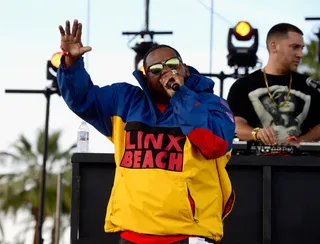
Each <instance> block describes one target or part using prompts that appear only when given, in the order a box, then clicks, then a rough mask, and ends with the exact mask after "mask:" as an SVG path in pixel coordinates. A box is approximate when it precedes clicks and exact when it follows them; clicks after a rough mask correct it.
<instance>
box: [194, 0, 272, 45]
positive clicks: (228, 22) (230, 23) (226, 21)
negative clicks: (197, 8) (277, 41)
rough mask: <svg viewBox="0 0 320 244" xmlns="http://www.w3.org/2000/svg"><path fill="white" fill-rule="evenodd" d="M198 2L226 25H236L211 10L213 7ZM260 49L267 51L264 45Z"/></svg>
mask: <svg viewBox="0 0 320 244" xmlns="http://www.w3.org/2000/svg"><path fill="white" fill-rule="evenodd" d="M197 2H198V3H199V4H201V5H202V6H204V7H205V8H206V9H207V10H209V11H211V12H212V13H213V14H215V15H216V16H217V17H219V18H220V19H221V20H223V21H224V22H225V23H227V24H228V25H229V26H230V27H231V26H233V25H234V24H233V23H232V22H231V21H230V20H228V19H226V18H225V17H224V16H223V15H221V14H219V13H218V12H215V11H213V10H212V9H211V7H209V6H207V5H206V4H205V3H204V2H202V1H201V0H197ZM259 47H262V48H264V49H267V47H266V46H264V45H262V44H259Z"/></svg>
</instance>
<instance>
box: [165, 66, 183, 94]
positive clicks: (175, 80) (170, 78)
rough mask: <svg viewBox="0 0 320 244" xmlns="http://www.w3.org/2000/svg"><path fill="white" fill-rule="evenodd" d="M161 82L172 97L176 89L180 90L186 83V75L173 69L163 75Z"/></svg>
mask: <svg viewBox="0 0 320 244" xmlns="http://www.w3.org/2000/svg"><path fill="white" fill-rule="evenodd" d="M160 83H161V84H162V86H163V87H164V89H165V90H166V91H167V93H168V95H169V96H170V97H171V96H172V95H173V94H174V93H175V92H176V91H179V90H180V87H181V86H182V85H184V77H182V76H181V75H179V74H178V72H177V71H176V70H174V69H173V70H171V72H167V73H165V74H164V75H163V76H162V77H161V79H160Z"/></svg>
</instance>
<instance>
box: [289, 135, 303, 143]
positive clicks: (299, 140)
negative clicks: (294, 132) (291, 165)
mask: <svg viewBox="0 0 320 244" xmlns="http://www.w3.org/2000/svg"><path fill="white" fill-rule="evenodd" d="M286 140H288V141H296V142H298V143H300V142H301V139H300V138H299V137H295V136H288V137H286Z"/></svg>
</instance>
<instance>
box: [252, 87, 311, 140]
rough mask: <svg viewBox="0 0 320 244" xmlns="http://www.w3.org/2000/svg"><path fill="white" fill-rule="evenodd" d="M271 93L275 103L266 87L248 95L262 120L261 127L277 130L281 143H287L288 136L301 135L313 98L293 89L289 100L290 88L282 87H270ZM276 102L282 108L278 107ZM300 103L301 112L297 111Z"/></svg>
mask: <svg viewBox="0 0 320 244" xmlns="http://www.w3.org/2000/svg"><path fill="white" fill-rule="evenodd" d="M269 91H270V93H271V95H272V97H273V100H274V101H272V100H271V98H270V96H269V94H268V88H266V87H264V88H258V89H256V90H253V91H251V92H250V93H249V94H248V97H249V99H250V101H251V103H252V106H253V108H254V110H255V112H256V114H257V116H258V118H259V119H260V123H261V127H267V126H271V127H272V128H273V129H274V130H275V133H276V135H277V139H278V142H280V143H283V142H285V138H286V137H287V136H299V135H300V134H301V124H302V123H303V121H304V120H305V119H306V117H307V115H308V112H309V109H310V104H311V96H310V95H307V94H304V93H302V92H300V91H297V90H293V89H292V90H290V95H289V97H288V98H287V95H288V86H281V85H273V86H270V87H269ZM286 98H287V101H286ZM274 102H275V103H276V104H277V105H280V106H277V105H276V104H275V103H274ZM298 103H302V104H303V106H302V109H300V110H299V111H297V109H298ZM300 107H301V106H300Z"/></svg>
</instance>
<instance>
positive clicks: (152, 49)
mask: <svg viewBox="0 0 320 244" xmlns="http://www.w3.org/2000/svg"><path fill="white" fill-rule="evenodd" d="M159 48H170V49H171V50H173V51H174V52H175V53H176V55H177V57H178V58H180V59H181V61H182V58H181V55H180V53H179V52H178V51H177V50H176V49H175V48H173V47H171V46H169V45H165V44H156V45H154V46H153V47H152V48H150V49H149V50H148V52H147V53H146V54H145V55H144V57H143V67H144V70H145V71H146V72H147V70H146V69H147V67H146V60H147V57H148V56H149V54H150V53H152V52H153V51H154V50H157V49H159Z"/></svg>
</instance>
